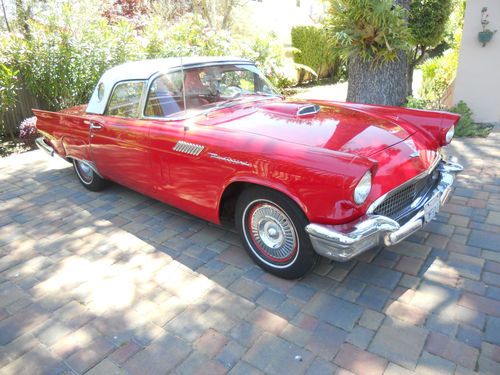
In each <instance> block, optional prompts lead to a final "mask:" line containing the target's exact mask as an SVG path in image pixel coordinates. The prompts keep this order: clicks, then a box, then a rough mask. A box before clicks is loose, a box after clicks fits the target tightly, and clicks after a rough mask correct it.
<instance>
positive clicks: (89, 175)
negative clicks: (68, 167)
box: [74, 160, 94, 185]
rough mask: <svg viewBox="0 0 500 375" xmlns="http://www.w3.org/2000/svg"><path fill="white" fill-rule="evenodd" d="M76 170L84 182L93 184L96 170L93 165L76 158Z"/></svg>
mask: <svg viewBox="0 0 500 375" xmlns="http://www.w3.org/2000/svg"><path fill="white" fill-rule="evenodd" d="M74 163H75V170H76V173H77V174H78V177H79V178H80V180H81V181H82V182H83V183H84V184H87V185H89V184H91V183H92V181H93V180H94V171H93V169H92V167H91V166H90V165H89V164H87V163H85V162H84V161H80V160H74Z"/></svg>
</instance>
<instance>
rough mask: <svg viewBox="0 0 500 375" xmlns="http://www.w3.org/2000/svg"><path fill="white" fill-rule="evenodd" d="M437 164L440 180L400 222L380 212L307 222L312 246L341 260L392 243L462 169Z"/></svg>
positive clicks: (443, 195) (420, 221)
mask: <svg viewBox="0 0 500 375" xmlns="http://www.w3.org/2000/svg"><path fill="white" fill-rule="evenodd" d="M438 168H439V170H440V172H441V173H440V180H439V182H438V184H437V186H436V187H435V188H434V189H432V190H431V191H430V192H429V193H428V195H426V196H425V197H424V198H422V197H418V198H417V199H420V200H421V201H420V202H419V205H416V206H415V211H414V213H413V216H412V217H411V218H410V219H409V220H408V221H407V222H405V223H404V224H403V225H401V224H400V223H398V222H397V221H395V220H393V219H391V218H389V217H387V216H382V215H371V214H366V215H365V216H363V217H361V218H359V219H358V220H356V221H354V222H352V223H348V224H343V225H324V224H315V223H311V224H309V225H307V226H306V228H305V229H306V232H307V233H308V234H309V238H310V240H311V244H312V246H313V248H314V250H315V251H316V252H317V253H318V254H319V255H322V256H324V257H327V258H329V259H333V260H336V261H340V262H345V261H347V260H349V259H351V258H353V257H355V256H357V255H359V254H361V253H363V252H365V251H367V250H369V249H372V248H375V247H378V246H381V245H385V246H392V245H395V244H397V243H399V242H401V241H403V240H404V239H405V238H407V237H408V236H410V235H412V234H413V233H415V232H416V231H418V230H419V229H421V228H423V227H424V226H425V224H426V222H425V205H424V204H425V203H427V202H429V201H430V200H432V199H434V198H436V197H439V204H440V207H441V206H442V205H443V204H445V203H446V201H447V199H448V197H449V195H450V193H451V190H452V185H453V182H454V180H455V176H456V174H457V173H459V172H461V171H462V170H463V167H462V166H461V165H460V164H457V163H453V162H448V161H442V162H441V163H440V164H439V165H438Z"/></svg>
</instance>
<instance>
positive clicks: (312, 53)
mask: <svg viewBox="0 0 500 375" xmlns="http://www.w3.org/2000/svg"><path fill="white" fill-rule="evenodd" d="M292 46H293V47H294V48H295V49H296V50H297V51H296V52H295V53H294V61H295V62H296V63H297V64H302V65H307V66H308V67H310V68H312V69H313V70H314V71H315V72H316V73H317V74H318V78H319V79H321V78H333V79H338V77H336V75H337V71H338V68H339V63H338V60H337V59H336V57H335V55H334V48H333V46H332V44H331V42H330V41H329V39H328V37H327V35H326V33H325V32H324V31H323V29H321V28H319V27H315V26H296V27H294V28H292ZM304 78H307V77H305V72H302V74H301V77H299V83H301V81H303V80H304Z"/></svg>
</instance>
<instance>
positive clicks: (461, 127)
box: [450, 100, 493, 137]
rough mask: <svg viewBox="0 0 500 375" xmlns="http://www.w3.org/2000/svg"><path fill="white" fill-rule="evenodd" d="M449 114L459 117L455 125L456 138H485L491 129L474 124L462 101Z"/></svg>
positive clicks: (488, 126)
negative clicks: (456, 114) (455, 114)
mask: <svg viewBox="0 0 500 375" xmlns="http://www.w3.org/2000/svg"><path fill="white" fill-rule="evenodd" d="M450 112H453V113H458V114H459V115H460V116H461V117H460V120H459V121H458V123H457V125H455V136H457V137H486V136H488V134H489V133H490V131H491V129H492V128H493V126H490V125H483V124H477V123H475V122H474V120H473V118H472V115H473V113H472V111H471V109H470V108H469V106H468V105H467V104H466V103H465V102H463V101H462V100H461V101H459V102H458V103H457V104H456V105H455V106H454V107H452V108H450Z"/></svg>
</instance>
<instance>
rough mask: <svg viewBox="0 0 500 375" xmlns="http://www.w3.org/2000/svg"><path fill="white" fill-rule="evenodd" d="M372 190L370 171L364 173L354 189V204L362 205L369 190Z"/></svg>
mask: <svg viewBox="0 0 500 375" xmlns="http://www.w3.org/2000/svg"><path fill="white" fill-rule="evenodd" d="M371 188H372V173H371V172H370V171H368V172H366V173H365V175H364V176H363V178H362V179H361V180H359V183H358V186H356V188H355V189H354V202H356V203H357V204H362V203H363V202H364V201H365V200H366V198H367V197H368V194H370V190H371Z"/></svg>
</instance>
